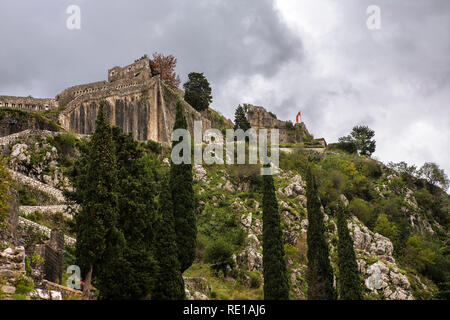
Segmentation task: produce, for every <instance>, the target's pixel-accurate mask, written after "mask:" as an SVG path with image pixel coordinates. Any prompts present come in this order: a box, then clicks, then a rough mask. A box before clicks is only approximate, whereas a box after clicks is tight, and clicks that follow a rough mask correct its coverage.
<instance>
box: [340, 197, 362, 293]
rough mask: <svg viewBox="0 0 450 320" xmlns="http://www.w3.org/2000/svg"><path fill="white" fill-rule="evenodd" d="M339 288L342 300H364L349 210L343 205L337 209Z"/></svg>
mask: <svg viewBox="0 0 450 320" xmlns="http://www.w3.org/2000/svg"><path fill="white" fill-rule="evenodd" d="M337 229H338V237H339V240H338V269H339V277H338V288H339V297H340V299H341V300H362V298H363V296H362V286H361V278H360V276H359V272H358V264H357V263H356V255H355V250H354V249H353V239H352V237H351V236H350V233H349V231H348V226H347V210H346V208H345V207H344V205H343V204H342V203H339V204H338V208H337Z"/></svg>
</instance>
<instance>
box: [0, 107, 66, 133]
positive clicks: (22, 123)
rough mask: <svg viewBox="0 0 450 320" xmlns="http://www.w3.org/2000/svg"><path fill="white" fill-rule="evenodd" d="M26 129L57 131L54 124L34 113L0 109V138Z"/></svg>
mask: <svg viewBox="0 0 450 320" xmlns="http://www.w3.org/2000/svg"><path fill="white" fill-rule="evenodd" d="M27 129H36V130H51V131H57V130H59V128H58V126H57V125H56V124H55V123H53V122H51V121H50V120H48V119H45V118H44V117H42V116H40V115H38V114H36V113H30V112H27V111H23V110H13V109H0V137H4V136H8V135H11V134H14V133H18V132H22V131H24V130H27Z"/></svg>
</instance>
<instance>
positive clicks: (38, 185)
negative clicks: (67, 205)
mask: <svg viewBox="0 0 450 320" xmlns="http://www.w3.org/2000/svg"><path fill="white" fill-rule="evenodd" d="M8 171H9V173H10V175H11V178H12V179H13V180H14V181H17V182H19V183H22V184H25V185H28V186H30V187H31V188H34V189H37V190H40V191H42V192H45V193H47V194H49V195H51V196H52V197H54V198H56V200H58V202H65V200H66V199H65V198H64V195H63V193H62V191H60V190H58V189H56V188H53V187H50V186H49V185H46V184H45V183H42V182H40V181H37V180H35V179H32V178H30V177H28V176H26V175H24V174H21V173H19V172H17V171H13V170H11V169H8Z"/></svg>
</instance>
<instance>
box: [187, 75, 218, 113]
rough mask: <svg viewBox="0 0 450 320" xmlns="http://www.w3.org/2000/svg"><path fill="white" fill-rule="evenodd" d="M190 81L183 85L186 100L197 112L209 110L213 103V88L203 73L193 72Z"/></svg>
mask: <svg viewBox="0 0 450 320" xmlns="http://www.w3.org/2000/svg"><path fill="white" fill-rule="evenodd" d="M188 77H189V80H188V81H187V82H186V83H185V84H184V85H183V87H184V100H185V101H186V102H187V103H189V104H190V105H191V106H193V107H194V109H195V110H197V111H203V110H206V109H208V107H209V104H210V103H211V101H212V96H211V87H210V86H209V82H208V80H207V79H206V78H205V76H204V75H203V73H197V72H191V73H189V75H188Z"/></svg>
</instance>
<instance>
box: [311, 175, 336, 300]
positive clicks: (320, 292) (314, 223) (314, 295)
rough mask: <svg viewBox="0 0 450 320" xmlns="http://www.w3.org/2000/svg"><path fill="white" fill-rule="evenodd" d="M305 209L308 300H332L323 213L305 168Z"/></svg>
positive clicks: (315, 188)
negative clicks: (306, 215) (306, 216)
mask: <svg viewBox="0 0 450 320" xmlns="http://www.w3.org/2000/svg"><path fill="white" fill-rule="evenodd" d="M306 182H307V189H306V197H307V200H308V202H307V210H308V230H307V244H308V253H307V256H308V270H307V274H306V281H307V283H308V293H307V294H308V299H309V300H334V299H336V291H335V289H334V287H333V269H332V268H331V264H330V258H329V248H328V243H327V242H326V239H325V234H324V233H325V227H324V223H323V218H324V216H323V213H322V211H321V210H320V200H319V197H318V195H317V184H316V181H315V177H314V175H313V173H312V172H311V167H308V169H307V181H306Z"/></svg>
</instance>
